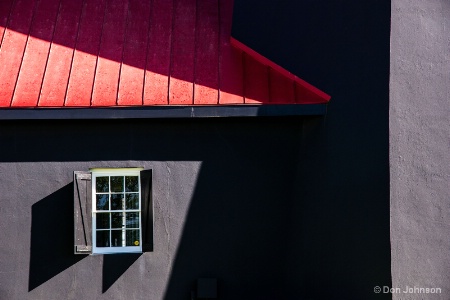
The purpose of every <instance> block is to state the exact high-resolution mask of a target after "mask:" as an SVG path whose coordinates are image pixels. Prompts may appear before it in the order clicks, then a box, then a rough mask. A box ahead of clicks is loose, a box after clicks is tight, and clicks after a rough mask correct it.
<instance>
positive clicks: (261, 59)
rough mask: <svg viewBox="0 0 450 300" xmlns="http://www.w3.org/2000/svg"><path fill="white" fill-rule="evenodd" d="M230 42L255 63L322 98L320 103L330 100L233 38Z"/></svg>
mask: <svg viewBox="0 0 450 300" xmlns="http://www.w3.org/2000/svg"><path fill="white" fill-rule="evenodd" d="M230 41H231V44H232V45H233V46H234V47H236V48H238V49H241V50H242V51H244V52H245V53H246V54H248V55H249V56H251V57H253V58H254V59H255V60H256V61H258V62H260V63H261V64H263V65H266V66H268V67H270V68H272V69H273V70H275V71H277V72H279V73H280V74H281V75H283V76H285V77H287V78H289V79H291V80H293V81H295V82H296V83H297V84H298V85H300V86H303V87H304V88H306V89H308V90H310V91H311V92H312V93H313V94H316V95H317V97H319V98H322V99H323V100H322V103H326V102H328V101H329V100H330V98H331V96H330V95H328V94H326V93H324V92H322V91H321V90H319V89H318V88H316V87H314V86H313V85H311V84H309V83H307V82H306V81H304V80H303V79H300V78H298V77H297V76H295V75H294V74H292V73H291V72H289V71H288V70H286V69H284V68H282V67H280V66H279V65H277V64H275V63H274V62H273V61H271V60H269V59H267V58H266V57H264V56H262V55H261V54H259V53H258V52H256V51H254V50H253V49H251V48H250V47H248V46H246V45H244V44H242V43H241V42H239V41H238V40H236V39H234V38H233V37H230Z"/></svg>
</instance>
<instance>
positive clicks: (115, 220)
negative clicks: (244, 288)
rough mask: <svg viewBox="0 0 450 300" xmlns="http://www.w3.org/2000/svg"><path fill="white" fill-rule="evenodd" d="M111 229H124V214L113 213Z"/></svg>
mask: <svg viewBox="0 0 450 300" xmlns="http://www.w3.org/2000/svg"><path fill="white" fill-rule="evenodd" d="M111 223H112V224H111V228H122V227H123V226H124V225H123V213H111Z"/></svg>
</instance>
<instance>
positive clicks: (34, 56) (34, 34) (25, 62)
mask: <svg viewBox="0 0 450 300" xmlns="http://www.w3.org/2000/svg"><path fill="white" fill-rule="evenodd" d="M59 2H60V0H48V1H40V2H38V6H37V8H36V11H35V13H34V16H33V23H32V24H31V30H30V36H29V37H28V41H27V45H26V48H25V53H24V55H23V59H22V66H21V68H20V73H19V78H18V79H17V84H16V89H15V91H14V96H13V100H12V105H13V106H37V103H38V99H39V94H40V91H41V86H42V78H43V76H44V72H45V66H46V64H47V58H48V53H49V50H50V42H49V41H51V40H52V39H53V32H54V28H55V20H56V16H57V15H58V10H59Z"/></svg>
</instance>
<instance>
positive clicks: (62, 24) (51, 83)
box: [39, 0, 83, 107]
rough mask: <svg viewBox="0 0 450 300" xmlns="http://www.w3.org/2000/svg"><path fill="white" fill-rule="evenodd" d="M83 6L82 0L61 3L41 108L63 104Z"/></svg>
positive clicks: (43, 86)
mask: <svg viewBox="0 0 450 300" xmlns="http://www.w3.org/2000/svg"><path fill="white" fill-rule="evenodd" d="M82 3H83V1H82V0H61V8H60V11H59V15H58V19H57V21H56V27H55V34H54V37H53V41H52V45H51V48H50V54H49V57H48V62H47V69H46V70H45V75H44V81H43V83H42V90H41V96H40V97H39V106H55V107H58V106H63V105H64V98H65V96H66V90H67V83H68V80H69V74H70V67H71V63H72V57H73V54H74V48H75V41H76V37H77V33H78V25H79V22H80V15H81V9H82Z"/></svg>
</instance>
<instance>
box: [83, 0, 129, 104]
mask: <svg viewBox="0 0 450 300" xmlns="http://www.w3.org/2000/svg"><path fill="white" fill-rule="evenodd" d="M127 14H128V1H115V0H108V1H107V3H106V12H105V19H104V23H103V31H102V39H101V42H100V50H99V54H98V61H97V70H96V72H95V81H94V88H93V91H92V105H94V106H114V105H116V104H117V103H116V102H117V88H118V84H119V75H120V74H119V72H120V61H122V55H123V52H122V51H123V42H124V38H125V22H126V18H127Z"/></svg>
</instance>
